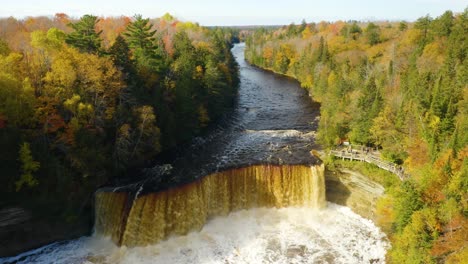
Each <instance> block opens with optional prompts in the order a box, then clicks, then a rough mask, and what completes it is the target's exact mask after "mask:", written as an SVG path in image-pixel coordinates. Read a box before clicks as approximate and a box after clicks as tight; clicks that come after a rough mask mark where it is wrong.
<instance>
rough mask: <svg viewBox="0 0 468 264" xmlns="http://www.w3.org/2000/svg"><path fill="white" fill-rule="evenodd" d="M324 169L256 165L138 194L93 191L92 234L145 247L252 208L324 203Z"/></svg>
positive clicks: (319, 167) (119, 242)
mask: <svg viewBox="0 0 468 264" xmlns="http://www.w3.org/2000/svg"><path fill="white" fill-rule="evenodd" d="M323 170H324V167H323V165H321V166H311V167H308V166H302V165H282V166H277V165H257V166H249V167H244V168H237V169H231V170H227V171H224V172H218V173H214V174H211V175H208V176H205V177H203V178H201V179H200V180H198V181H195V182H193V183H190V184H187V185H184V186H181V187H177V188H173V189H169V190H166V191H161V192H157V193H150V194H146V195H142V196H139V197H137V198H136V199H134V200H133V201H130V202H131V203H132V205H131V209H130V210H126V207H127V204H128V200H127V199H129V197H131V196H130V195H128V194H127V193H122V192H98V193H97V194H96V220H95V228H96V233H97V234H100V235H104V236H110V237H111V238H112V240H113V241H114V242H115V243H116V244H118V245H125V246H132V247H133V246H146V245H151V244H155V243H157V242H159V241H160V240H162V239H165V238H167V237H169V236H170V235H185V234H187V233H188V232H189V231H192V230H200V229H201V228H202V227H203V225H204V224H205V223H206V222H207V220H208V219H210V218H213V217H216V216H223V215H227V214H228V213H230V212H232V211H238V210H241V209H250V208H257V207H268V208H271V207H275V208H282V207H289V206H303V207H309V208H323V207H324V206H325V181H324V173H323Z"/></svg>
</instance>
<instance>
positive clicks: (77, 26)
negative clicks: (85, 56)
mask: <svg viewBox="0 0 468 264" xmlns="http://www.w3.org/2000/svg"><path fill="white" fill-rule="evenodd" d="M98 21H99V19H98V17H97V16H93V15H84V16H82V17H81V19H80V20H79V21H78V22H76V23H70V24H68V26H70V27H71V28H72V29H73V30H74V31H73V32H72V33H70V34H68V35H67V37H66V40H65V41H66V42H67V43H68V44H70V45H72V46H73V47H76V48H78V49H79V50H80V51H82V52H87V53H92V54H101V39H100V35H101V33H102V31H98V32H97V31H96V24H97V23H98Z"/></svg>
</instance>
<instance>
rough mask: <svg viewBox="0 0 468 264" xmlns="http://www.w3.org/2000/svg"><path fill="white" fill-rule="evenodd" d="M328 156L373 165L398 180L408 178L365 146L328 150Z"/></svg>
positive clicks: (400, 168)
mask: <svg viewBox="0 0 468 264" xmlns="http://www.w3.org/2000/svg"><path fill="white" fill-rule="evenodd" d="M330 155H333V156H335V157H337V158H341V159H343V160H345V159H349V160H351V161H353V160H357V161H364V162H367V163H371V164H374V165H376V166H377V167H379V168H381V169H384V170H386V171H389V172H391V173H393V174H395V175H397V176H398V178H400V180H402V181H403V180H405V179H408V178H409V175H408V174H406V173H405V170H404V169H403V167H401V166H399V165H397V164H395V163H392V162H388V161H384V160H382V159H381V158H380V153H379V152H378V151H375V150H372V149H371V148H367V147H365V146H359V145H350V146H343V147H338V148H335V149H332V150H330Z"/></svg>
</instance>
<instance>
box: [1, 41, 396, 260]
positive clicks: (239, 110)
mask: <svg viewBox="0 0 468 264" xmlns="http://www.w3.org/2000/svg"><path fill="white" fill-rule="evenodd" d="M243 51H244V44H238V45H236V46H235V47H234V48H233V54H234V55H235V57H236V59H237V61H238V63H239V65H240V73H241V86H240V90H239V101H238V104H237V107H236V109H235V112H234V113H233V117H232V119H230V120H229V121H226V122H224V123H222V125H220V127H218V128H217V129H214V130H213V131H212V133H210V134H209V135H208V136H206V137H203V138H197V139H195V140H194V141H193V144H192V145H191V146H190V147H189V148H187V149H186V150H184V151H183V152H181V153H180V154H179V156H178V157H177V158H176V159H174V160H172V161H170V162H168V164H158V165H157V166H155V167H153V168H147V169H146V170H145V171H144V172H145V173H147V174H148V175H149V176H148V178H147V179H146V180H144V181H142V182H138V183H133V184H129V185H127V186H119V187H109V188H107V191H108V192H111V191H122V190H123V191H128V192H129V193H134V194H135V195H136V196H143V195H144V194H145V193H152V192H155V191H159V190H161V189H164V188H168V187H170V186H174V185H178V184H182V183H185V182H190V181H193V180H194V179H197V178H199V177H201V176H204V175H207V174H210V173H215V172H218V171H224V170H227V169H230V168H237V167H241V166H248V165H252V164H276V165H281V164H288V165H293V164H303V165H310V166H314V165H316V164H317V163H319V161H318V160H317V159H316V158H314V157H313V156H312V155H311V154H310V150H311V149H314V148H316V146H315V143H314V136H315V133H314V131H315V130H316V127H317V118H318V116H319V109H318V106H317V105H314V104H312V103H311V100H310V99H309V98H308V94H307V92H306V91H305V90H303V89H301V88H300V86H299V84H298V83H297V82H295V81H294V80H290V79H288V78H284V77H281V76H278V75H275V74H273V73H269V72H265V71H263V70H260V69H257V68H255V67H252V66H250V65H248V64H247V63H246V62H245V61H244V55H243ZM322 176H323V175H322ZM166 179H169V180H166ZM295 188H301V186H297V187H295ZM301 190H302V189H301ZM296 191H297V190H296ZM286 195H287V194H286ZM168 199H171V198H168ZM180 213H181V214H183V213H184V212H180ZM388 247H389V244H388V242H387V239H386V237H385V235H384V234H383V233H382V232H381V231H380V230H379V229H378V228H377V227H376V226H375V225H374V224H373V223H372V222H371V221H369V220H366V219H364V218H362V217H360V216H358V215H357V214H355V213H353V212H352V211H351V210H350V209H349V208H346V207H342V206H338V205H335V204H331V203H328V204H327V207H326V208H324V209H320V210H318V209H315V208H312V207H287V208H254V209H249V210H236V211H234V212H231V213H229V214H228V215H226V216H220V217H214V218H211V219H209V220H208V222H207V223H206V224H205V225H204V226H203V228H202V229H201V230H199V231H193V232H190V233H188V234H187V235H179V236H175V235H174V236H170V237H169V238H168V239H165V240H163V241H161V242H159V243H157V244H154V245H148V246H144V247H126V246H122V247H117V246H116V245H115V244H114V243H113V242H112V241H111V239H110V238H109V237H104V236H100V235H94V236H91V237H82V238H80V239H77V240H72V241H66V242H58V243H54V244H51V245H48V246H45V247H42V248H39V249H36V250H32V251H29V252H25V253H23V254H21V255H18V256H16V257H12V258H5V259H0V263H384V261H385V252H386V249H387V248H388Z"/></svg>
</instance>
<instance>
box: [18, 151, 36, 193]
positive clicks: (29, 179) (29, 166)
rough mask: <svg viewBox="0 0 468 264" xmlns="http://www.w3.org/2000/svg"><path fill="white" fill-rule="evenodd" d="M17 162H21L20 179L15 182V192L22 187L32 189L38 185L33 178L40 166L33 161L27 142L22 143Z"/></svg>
mask: <svg viewBox="0 0 468 264" xmlns="http://www.w3.org/2000/svg"><path fill="white" fill-rule="evenodd" d="M19 160H20V162H21V171H22V173H21V177H20V179H19V180H18V181H16V182H15V185H16V191H17V192H18V191H20V190H21V188H22V187H23V186H26V187H33V186H35V185H37V184H38V181H37V179H36V178H35V177H34V176H33V173H34V172H36V171H37V170H38V169H39V167H40V164H39V162H37V161H35V160H34V158H33V156H32V154H31V148H30V145H29V143H28V142H23V144H22V145H21V148H20V151H19Z"/></svg>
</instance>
